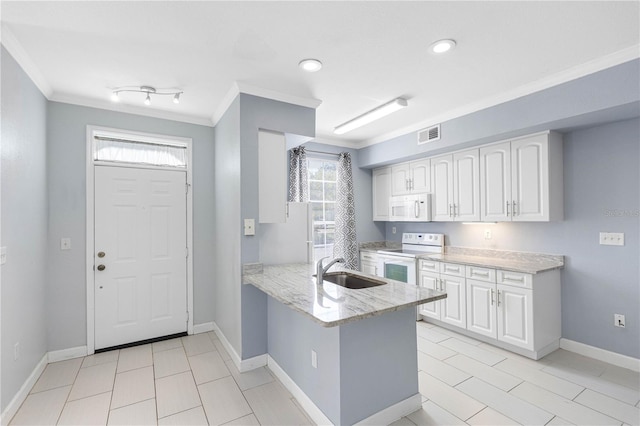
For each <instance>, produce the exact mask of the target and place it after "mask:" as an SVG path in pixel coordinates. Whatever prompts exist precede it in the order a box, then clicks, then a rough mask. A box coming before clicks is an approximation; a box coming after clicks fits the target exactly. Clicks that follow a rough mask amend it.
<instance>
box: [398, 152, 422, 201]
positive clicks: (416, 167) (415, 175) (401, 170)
mask: <svg viewBox="0 0 640 426" xmlns="http://www.w3.org/2000/svg"><path fill="white" fill-rule="evenodd" d="M429 166H430V160H429V159H428V158H425V159H423V160H418V161H411V162H409V163H401V164H397V165H393V166H392V167H391V170H392V171H391V174H392V179H391V181H392V184H391V185H392V189H391V193H392V195H407V194H411V193H419V192H430V191H431V173H430V167H429Z"/></svg>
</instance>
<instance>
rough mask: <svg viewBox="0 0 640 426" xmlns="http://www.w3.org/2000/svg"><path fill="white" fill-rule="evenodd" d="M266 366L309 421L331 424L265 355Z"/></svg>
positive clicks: (291, 380) (271, 359)
mask: <svg viewBox="0 0 640 426" xmlns="http://www.w3.org/2000/svg"><path fill="white" fill-rule="evenodd" d="M267 366H268V367H269V369H270V370H271V371H272V372H273V374H274V375H275V376H276V377H277V378H278V379H279V380H280V381H281V382H282V384H283V385H284V387H285V388H287V390H288V391H289V392H291V395H293V397H294V398H295V399H296V400H297V401H298V403H299V404H300V406H301V407H302V408H303V409H304V411H306V412H307V414H308V415H309V417H311V420H313V421H314V422H315V423H316V424H318V425H332V424H333V423H331V420H329V418H328V417H327V416H325V415H324V413H323V412H322V410H320V408H318V406H317V405H316V404H314V403H313V401H311V398H309V397H308V396H307V394H306V393H304V392H303V390H302V389H300V387H299V386H298V385H297V384H296V383H295V382H294V381H293V379H292V378H291V377H289V375H288V374H287V373H286V372H285V371H284V370H283V369H282V367H280V366H279V365H278V363H277V362H276V361H275V360H274V359H273V358H271V356H270V355H267ZM414 411H415V410H414ZM398 418H399V417H398ZM396 420H397V419H396ZM389 423H391V422H389ZM389 423H385V424H389Z"/></svg>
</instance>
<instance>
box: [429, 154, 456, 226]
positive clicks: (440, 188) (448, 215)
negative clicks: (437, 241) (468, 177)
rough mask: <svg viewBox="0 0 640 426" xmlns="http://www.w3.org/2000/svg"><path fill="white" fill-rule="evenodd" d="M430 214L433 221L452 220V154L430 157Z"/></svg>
mask: <svg viewBox="0 0 640 426" xmlns="http://www.w3.org/2000/svg"><path fill="white" fill-rule="evenodd" d="M431 186H432V192H433V195H432V196H431V215H432V220H433V221H434V222H450V221H452V220H453V156H451V155H445V156H443V157H436V158H432V159H431Z"/></svg>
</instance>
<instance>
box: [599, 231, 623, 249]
mask: <svg viewBox="0 0 640 426" xmlns="http://www.w3.org/2000/svg"><path fill="white" fill-rule="evenodd" d="M600 245H602V246H623V245H624V233H623V232H601V233H600Z"/></svg>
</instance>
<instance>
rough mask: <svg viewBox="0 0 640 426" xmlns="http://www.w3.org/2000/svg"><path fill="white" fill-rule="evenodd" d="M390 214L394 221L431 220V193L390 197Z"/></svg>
mask: <svg viewBox="0 0 640 426" xmlns="http://www.w3.org/2000/svg"><path fill="white" fill-rule="evenodd" d="M389 216H390V217H389V220H390V221H392V222H431V194H429V193H426V192H425V193H421V194H412V195H396V196H393V197H389Z"/></svg>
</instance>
